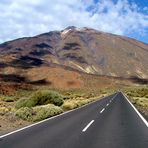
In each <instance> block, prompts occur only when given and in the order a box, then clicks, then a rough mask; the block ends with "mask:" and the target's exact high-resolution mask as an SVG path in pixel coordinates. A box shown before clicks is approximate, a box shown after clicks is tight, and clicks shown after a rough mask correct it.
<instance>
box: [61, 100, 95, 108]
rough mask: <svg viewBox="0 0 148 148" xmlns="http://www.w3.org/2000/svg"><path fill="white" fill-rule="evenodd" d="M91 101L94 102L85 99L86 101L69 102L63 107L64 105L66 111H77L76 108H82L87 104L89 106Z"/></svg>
mask: <svg viewBox="0 0 148 148" xmlns="http://www.w3.org/2000/svg"><path fill="white" fill-rule="evenodd" d="M91 101H93V100H90V99H84V100H69V101H66V102H65V103H64V104H63V105H62V108H63V109H64V110H71V109H75V108H78V107H81V106H83V105H85V104H88V103H90V102H91Z"/></svg>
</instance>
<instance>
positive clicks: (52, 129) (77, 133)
mask: <svg viewBox="0 0 148 148" xmlns="http://www.w3.org/2000/svg"><path fill="white" fill-rule="evenodd" d="M0 148H148V127H147V123H144V121H143V120H142V119H141V118H140V117H139V115H138V114H137V112H136V111H135V110H134V108H133V107H132V106H131V104H130V103H129V102H128V101H127V99H126V98H125V97H124V95H123V94H122V93H121V92H117V93H115V94H113V95H111V96H108V97H105V98H103V99H101V100H99V101H96V102H94V103H91V104H89V105H87V106H84V107H82V108H79V109H76V110H74V111H71V112H68V113H66V114H63V115H60V116H58V117H55V118H52V119H49V120H46V121H45V122H42V123H40V124H37V125H34V126H31V127H28V128H26V129H24V130H21V131H18V132H14V133H11V134H8V135H5V136H1V137H0Z"/></svg>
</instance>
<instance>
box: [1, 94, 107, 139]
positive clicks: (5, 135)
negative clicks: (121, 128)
mask: <svg viewBox="0 0 148 148" xmlns="http://www.w3.org/2000/svg"><path fill="white" fill-rule="evenodd" d="M106 97H107V96H105V97H100V99H98V100H95V101H93V102H90V103H88V104H86V105H83V106H81V107H78V108H76V109H73V110H69V111H66V112H64V113H62V114H59V115H56V116H53V117H50V118H47V119H45V120H42V121H39V122H37V123H33V124H31V125H28V126H25V127H23V128H20V129H18V130H15V131H12V132H9V133H7V134H4V135H1V136H0V139H1V138H4V137H7V136H9V135H12V134H15V133H17V132H20V131H22V130H25V129H28V128H30V127H33V126H35V125H38V124H40V123H44V122H46V121H49V120H51V119H54V118H56V117H59V116H62V115H64V114H67V113H70V112H73V111H75V110H78V109H80V108H83V107H85V106H88V105H90V104H93V103H95V102H97V101H99V100H101V99H104V98H106Z"/></svg>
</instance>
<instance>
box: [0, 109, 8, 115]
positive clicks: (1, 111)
mask: <svg viewBox="0 0 148 148" xmlns="http://www.w3.org/2000/svg"><path fill="white" fill-rule="evenodd" d="M8 112H9V109H8V108H6V107H0V115H5V114H6V113H8Z"/></svg>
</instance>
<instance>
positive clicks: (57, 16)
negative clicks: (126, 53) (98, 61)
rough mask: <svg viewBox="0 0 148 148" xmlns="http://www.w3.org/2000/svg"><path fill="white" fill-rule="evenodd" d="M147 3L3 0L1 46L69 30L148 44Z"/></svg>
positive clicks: (127, 0) (137, 0) (138, 0)
mask: <svg viewBox="0 0 148 148" xmlns="http://www.w3.org/2000/svg"><path fill="white" fill-rule="evenodd" d="M147 1H148V0H0V10H1V13H0V24H1V25H0V30H1V32H0V43H2V42H5V41H8V40H12V39H16V38H20V37H24V36H34V35H37V34H40V33H44V32H48V31H51V30H62V29H64V28H66V27H67V26H77V27H91V28H94V29H97V30H100V31H104V32H109V33H113V34H118V35H124V36H128V37H132V38H135V39H137V40H140V41H142V42H145V43H148V2H147Z"/></svg>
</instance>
